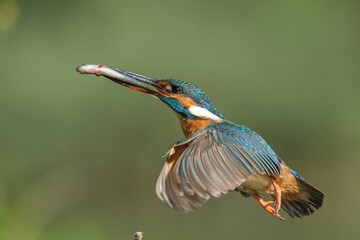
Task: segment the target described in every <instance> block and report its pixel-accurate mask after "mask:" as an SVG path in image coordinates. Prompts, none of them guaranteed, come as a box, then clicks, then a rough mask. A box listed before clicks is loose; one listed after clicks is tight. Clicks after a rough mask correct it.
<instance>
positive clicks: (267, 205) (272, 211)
mask: <svg viewBox="0 0 360 240" xmlns="http://www.w3.org/2000/svg"><path fill="white" fill-rule="evenodd" d="M251 196H252V197H253V198H255V199H256V200H257V201H258V202H259V203H260V205H261V206H262V207H263V208H264V209H265V210H266V211H267V212H268V213H270V214H271V215H273V216H275V217H276V218H277V219H280V220H285V219H284V218H282V217H281V216H280V214H279V213H278V212H276V210H275V209H274V208H273V207H271V206H270V204H272V203H274V201H268V202H266V201H264V199H262V198H261V197H260V196H259V195H258V194H255V195H251Z"/></svg>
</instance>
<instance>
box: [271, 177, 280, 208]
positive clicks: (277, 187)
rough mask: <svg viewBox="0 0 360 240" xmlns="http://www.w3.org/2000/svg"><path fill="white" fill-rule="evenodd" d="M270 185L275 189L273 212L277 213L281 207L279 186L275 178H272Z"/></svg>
mask: <svg viewBox="0 0 360 240" xmlns="http://www.w3.org/2000/svg"><path fill="white" fill-rule="evenodd" d="M272 185H273V187H274V189H275V214H278V213H279V210H280V207H281V188H280V186H279V184H278V182H277V181H276V179H272Z"/></svg>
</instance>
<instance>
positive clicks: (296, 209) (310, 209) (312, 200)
mask: <svg viewBox="0 0 360 240" xmlns="http://www.w3.org/2000/svg"><path fill="white" fill-rule="evenodd" d="M295 177H296V181H297V183H298V187H299V190H300V191H301V192H303V193H304V194H305V195H307V199H306V200H288V199H284V198H282V199H281V207H282V209H284V210H285V212H287V213H288V214H289V215H290V216H291V217H292V218H295V217H298V218H302V217H303V216H308V215H311V214H313V213H314V211H315V209H319V208H320V207H321V206H322V204H323V202H324V198H325V195H324V193H322V192H321V191H319V190H318V189H316V188H315V187H314V186H312V185H311V184H309V183H308V182H306V181H305V180H304V179H303V178H301V177H300V176H299V177H298V176H295ZM301 192H300V194H301Z"/></svg>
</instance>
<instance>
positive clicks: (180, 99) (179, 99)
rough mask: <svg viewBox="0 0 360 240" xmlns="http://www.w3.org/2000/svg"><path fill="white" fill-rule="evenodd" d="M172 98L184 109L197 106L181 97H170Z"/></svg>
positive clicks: (186, 98) (190, 100)
mask: <svg viewBox="0 0 360 240" xmlns="http://www.w3.org/2000/svg"><path fill="white" fill-rule="evenodd" d="M172 97H174V98H176V99H177V100H178V101H179V102H180V104H181V105H182V106H183V107H185V108H189V107H192V106H199V104H197V103H196V102H195V101H194V100H192V99H191V98H188V97H182V96H172Z"/></svg>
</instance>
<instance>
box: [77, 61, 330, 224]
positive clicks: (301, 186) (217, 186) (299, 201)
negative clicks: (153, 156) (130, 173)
mask: <svg viewBox="0 0 360 240" xmlns="http://www.w3.org/2000/svg"><path fill="white" fill-rule="evenodd" d="M76 70H77V71H78V72H79V73H83V74H94V75H96V76H104V77H106V78H108V79H110V80H112V81H114V82H116V83H118V84H120V85H123V86H125V87H128V88H131V89H133V90H136V91H139V92H143V93H146V94H148V95H151V96H153V97H155V98H157V99H159V100H160V101H162V102H164V103H165V104H167V105H168V106H169V107H170V108H171V109H172V110H173V111H174V112H175V114H176V116H177V118H178V119H179V121H180V125H181V128H182V131H183V132H184V135H185V140H183V141H179V142H176V143H175V144H174V145H173V146H172V147H171V149H170V150H169V151H168V152H167V153H166V154H165V155H164V157H165V158H166V161H165V164H164V166H163V168H162V170H161V172H160V175H159V177H158V180H157V183H156V194H157V196H158V197H159V198H160V199H161V200H162V201H164V202H166V203H167V204H168V205H169V206H170V207H172V208H174V209H176V210H177V211H179V212H188V211H193V210H196V209H198V208H200V207H201V206H202V205H203V204H204V203H205V202H206V201H207V200H208V199H209V198H210V196H214V197H220V196H221V195H225V194H228V193H230V192H240V193H241V194H242V195H243V196H245V197H252V198H254V199H256V200H257V201H258V202H259V203H260V205H261V206H262V207H263V208H264V209H265V210H266V211H267V212H269V213H270V214H271V215H272V216H274V217H275V218H277V219H280V220H285V219H284V218H282V217H281V215H280V213H279V210H280V208H282V209H283V210H284V211H285V212H287V213H288V214H289V215H290V216H291V217H292V218H295V217H297V218H302V217H303V216H308V215H311V214H312V213H314V211H315V209H319V208H320V207H321V206H322V204H323V202H324V198H325V195H324V193H322V192H321V191H320V190H318V189H317V188H315V187H314V186H312V185H311V184H310V183H308V182H307V181H306V180H305V179H304V178H303V177H301V176H300V175H299V174H298V173H297V172H295V171H294V170H292V169H291V168H290V167H289V166H288V165H286V164H285V162H284V161H283V160H282V159H280V158H279V157H278V155H277V154H276V153H275V152H274V151H273V150H272V149H271V147H270V146H269V145H268V144H267V143H266V142H265V140H264V139H263V138H262V137H261V136H260V135H258V134H257V133H256V132H254V131H252V130H250V129H249V128H247V127H245V126H242V125H238V124H235V123H232V122H230V121H228V120H226V119H225V118H224V116H223V115H222V114H221V113H219V112H218V111H217V110H216V108H215V107H214V106H213V104H212V103H211V102H210V100H209V98H208V97H207V95H206V94H205V93H204V92H203V91H202V90H201V89H199V88H198V87H196V86H195V85H193V84H191V83H188V82H185V81H181V80H178V79H160V80H158V79H154V78H150V77H146V76H142V75H139V74H136V73H132V72H128V71H125V70H120V69H117V68H113V67H108V66H105V65H94V64H84V65H81V66H79V67H77V68H76ZM264 195H267V196H270V199H272V200H270V201H265V200H264V198H263V196H264Z"/></svg>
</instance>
